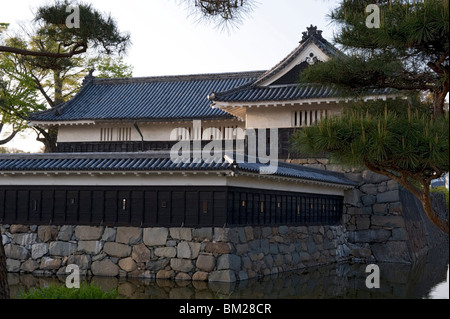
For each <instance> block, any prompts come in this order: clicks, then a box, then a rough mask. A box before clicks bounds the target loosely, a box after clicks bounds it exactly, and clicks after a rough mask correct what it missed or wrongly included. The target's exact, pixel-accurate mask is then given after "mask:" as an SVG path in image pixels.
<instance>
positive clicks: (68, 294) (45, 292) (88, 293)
mask: <svg viewBox="0 0 450 319" xmlns="http://www.w3.org/2000/svg"><path fill="white" fill-rule="evenodd" d="M117 294H118V290H117V288H116V289H114V290H111V291H106V292H104V291H102V289H101V288H100V287H98V286H95V285H92V284H86V283H81V285H80V288H67V287H66V286H65V285H59V286H58V285H51V286H49V287H43V288H39V289H30V290H29V291H28V292H25V293H22V294H21V295H20V296H19V298H20V299H117Z"/></svg>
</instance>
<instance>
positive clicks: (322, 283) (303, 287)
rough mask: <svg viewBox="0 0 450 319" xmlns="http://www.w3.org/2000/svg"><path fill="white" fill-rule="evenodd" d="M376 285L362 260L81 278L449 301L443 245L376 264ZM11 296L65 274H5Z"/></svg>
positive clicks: (146, 288)
mask: <svg viewBox="0 0 450 319" xmlns="http://www.w3.org/2000/svg"><path fill="white" fill-rule="evenodd" d="M377 265H378V266H379V269H380V287H379V288H370V289H369V288H367V286H366V278H367V276H369V273H366V266H367V265H366V264H362V263H351V264H350V263H345V264H329V265H324V266H320V267H313V268H307V269H301V270H297V271H291V272H286V273H282V274H279V275H277V276H266V277H263V278H260V279H249V280H246V281H242V282H236V283H217V282H215V283H213V282H191V281H171V280H155V279H134V278H133V279H130V278H107V277H97V276H94V277H82V278H81V280H82V281H87V282H90V283H94V284H96V285H98V286H100V287H101V288H102V289H104V290H111V289H114V288H116V287H118V292H119V297H120V298H126V299H296V298H301V299H336V298H337V299H339V298H341V299H372V298H374V299H375V298H383V299H394V298H402V299H448V298H449V247H448V244H446V245H443V246H440V247H437V248H435V249H433V250H430V251H429V252H428V254H427V255H426V256H423V258H421V259H420V260H418V261H417V262H416V263H414V264H399V263H377ZM8 281H9V284H10V289H11V296H12V297H13V298H18V296H20V293H22V292H24V291H28V290H29V289H33V288H38V287H45V286H49V285H52V284H60V285H62V284H64V283H65V277H64V276H51V277H37V276H34V275H31V274H12V273H10V274H8Z"/></svg>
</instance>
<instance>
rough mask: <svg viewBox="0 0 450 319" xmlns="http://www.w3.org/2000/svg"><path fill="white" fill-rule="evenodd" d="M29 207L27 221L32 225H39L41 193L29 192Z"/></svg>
mask: <svg viewBox="0 0 450 319" xmlns="http://www.w3.org/2000/svg"><path fill="white" fill-rule="evenodd" d="M29 196H30V205H29V206H28V208H29V213H28V221H29V222H30V223H32V224H40V222H41V214H42V198H41V197H42V191H35V190H33V191H30V195H29Z"/></svg>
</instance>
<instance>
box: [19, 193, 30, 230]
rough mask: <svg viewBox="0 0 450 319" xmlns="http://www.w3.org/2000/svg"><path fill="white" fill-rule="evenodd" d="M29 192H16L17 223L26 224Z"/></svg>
mask: <svg viewBox="0 0 450 319" xmlns="http://www.w3.org/2000/svg"><path fill="white" fill-rule="evenodd" d="M29 195H30V192H29V191H27V190H19V191H18V192H17V214H16V216H17V217H16V218H17V223H18V224H27V223H28V205H29V200H30V199H29Z"/></svg>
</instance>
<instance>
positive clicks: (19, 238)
mask: <svg viewBox="0 0 450 319" xmlns="http://www.w3.org/2000/svg"><path fill="white" fill-rule="evenodd" d="M36 238H37V234H36V233H17V234H13V235H12V242H13V243H15V244H18V245H20V246H24V247H27V246H30V245H32V244H34V243H35V242H36Z"/></svg>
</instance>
